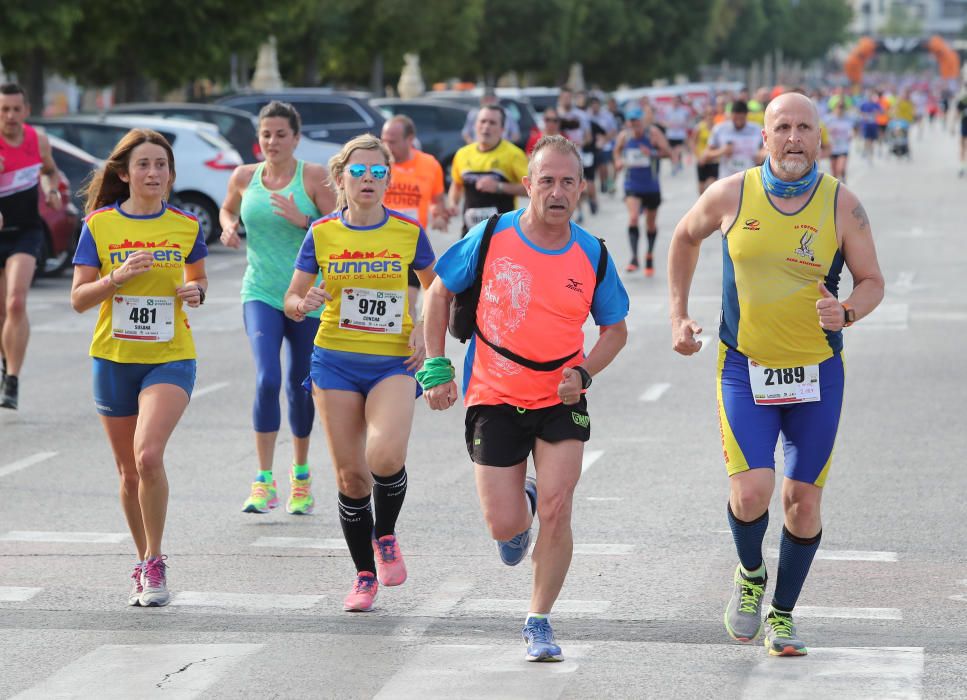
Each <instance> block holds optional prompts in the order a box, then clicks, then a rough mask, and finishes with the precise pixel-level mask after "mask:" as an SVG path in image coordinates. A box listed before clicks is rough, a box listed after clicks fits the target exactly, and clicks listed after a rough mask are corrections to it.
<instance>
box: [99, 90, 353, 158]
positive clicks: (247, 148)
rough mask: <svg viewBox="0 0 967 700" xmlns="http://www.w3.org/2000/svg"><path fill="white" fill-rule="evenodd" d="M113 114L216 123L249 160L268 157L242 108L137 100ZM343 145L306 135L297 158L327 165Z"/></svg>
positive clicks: (113, 110)
mask: <svg viewBox="0 0 967 700" xmlns="http://www.w3.org/2000/svg"><path fill="white" fill-rule="evenodd" d="M110 113H111V114H147V115H149V116H153V117H161V118H163V119H188V120H191V121H199V122H206V123H208V124H214V125H215V127H216V128H217V129H218V133H220V134H221V135H222V136H223V137H224V138H225V140H226V141H228V142H229V143H230V144H232V146H234V147H235V150H236V151H238V152H239V155H241V156H242V160H243V161H244V162H245V163H258V162H260V161H263V160H265V156H264V155H262V149H261V148H260V147H259V136H258V126H259V124H258V119H257V118H256V117H255V116H253V115H252V114H251V113H249V112H245V111H243V110H241V109H235V108H234V107H228V106H225V105H211V104H200V103H197V102H133V103H130V104H123V105H116V106H114V107H112V108H111V110H110ZM340 148H341V144H336V143H330V142H328V141H318V140H314V139H311V138H303V139H300V140H299V145H298V146H297V147H296V150H295V157H296V158H298V159H300V160H305V161H308V162H310V163H321V164H323V165H325V164H326V163H328V162H329V159H330V158H331V157H332V156H334V155H335V154H336V153H338V152H339V149H340Z"/></svg>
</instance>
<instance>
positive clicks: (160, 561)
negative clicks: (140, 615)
mask: <svg viewBox="0 0 967 700" xmlns="http://www.w3.org/2000/svg"><path fill="white" fill-rule="evenodd" d="M167 558H168V557H164V556H161V557H152V558H151V559H148V560H147V561H146V562H144V566H143V567H142V568H141V597H140V598H138V602H140V603H141V607H143V608H158V607H162V606H165V605H167V604H168V601H170V600H171V594H170V593H168V576H167V569H168V565H167V564H165V561H164V560H165V559H167Z"/></svg>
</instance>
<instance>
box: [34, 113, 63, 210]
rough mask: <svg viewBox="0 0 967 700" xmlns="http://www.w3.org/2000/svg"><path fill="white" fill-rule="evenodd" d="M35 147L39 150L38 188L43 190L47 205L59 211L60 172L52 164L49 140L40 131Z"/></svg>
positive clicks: (54, 164) (52, 156) (52, 157)
mask: <svg viewBox="0 0 967 700" xmlns="http://www.w3.org/2000/svg"><path fill="white" fill-rule="evenodd" d="M37 146H38V148H39V150H40V160H41V165H40V186H41V188H43V190H44V197H46V199H47V204H49V205H50V206H51V208H53V209H60V205H61V200H60V170H59V169H58V167H57V163H55V162H54V154H53V152H52V151H51V149H50V139H48V138H47V134H46V132H44V131H43V130H42V129H38V130H37Z"/></svg>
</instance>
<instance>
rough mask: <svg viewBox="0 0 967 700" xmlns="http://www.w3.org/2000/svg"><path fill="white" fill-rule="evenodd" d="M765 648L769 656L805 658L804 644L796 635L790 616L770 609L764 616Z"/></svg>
mask: <svg viewBox="0 0 967 700" xmlns="http://www.w3.org/2000/svg"><path fill="white" fill-rule="evenodd" d="M765 646H766V649H768V650H769V656H805V655H806V652H807V650H806V642H804V641H803V640H801V639H800V638H799V635H798V634H796V625H795V624H794V623H793V621H792V615H789V614H788V613H782V612H779V611H778V610H776V609H775V608H771V609H770V610H769V614H768V615H767V616H766V630H765Z"/></svg>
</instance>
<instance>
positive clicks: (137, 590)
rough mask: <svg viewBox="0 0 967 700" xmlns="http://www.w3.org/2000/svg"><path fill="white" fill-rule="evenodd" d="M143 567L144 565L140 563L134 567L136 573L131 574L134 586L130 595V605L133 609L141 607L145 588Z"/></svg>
mask: <svg viewBox="0 0 967 700" xmlns="http://www.w3.org/2000/svg"><path fill="white" fill-rule="evenodd" d="M143 565H144V563H143V562H140V561H139V562H138V563H137V564H135V565H134V572H133V573H132V574H131V578H132V579H133V580H134V585H133V586H131V593H129V594H128V605H130V606H132V607H138V606H140V605H141V592H142V591H143V590H144V586H142V585H141V567H142V566H143Z"/></svg>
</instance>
